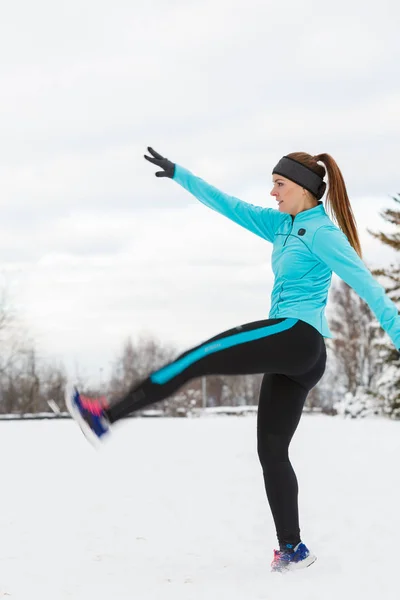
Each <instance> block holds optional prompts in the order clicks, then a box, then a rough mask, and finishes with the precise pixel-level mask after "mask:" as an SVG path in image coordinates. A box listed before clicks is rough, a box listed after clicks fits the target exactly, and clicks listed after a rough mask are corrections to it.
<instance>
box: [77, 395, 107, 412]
mask: <svg viewBox="0 0 400 600" xmlns="http://www.w3.org/2000/svg"><path fill="white" fill-rule="evenodd" d="M80 399H81V402H82V406H83V408H84V409H85V410H87V411H89V412H90V413H92V415H96V417H100V416H101V414H102V412H103V410H104V409H105V408H108V402H107V398H106V397H105V396H101V397H100V398H89V397H88V396H82V395H80Z"/></svg>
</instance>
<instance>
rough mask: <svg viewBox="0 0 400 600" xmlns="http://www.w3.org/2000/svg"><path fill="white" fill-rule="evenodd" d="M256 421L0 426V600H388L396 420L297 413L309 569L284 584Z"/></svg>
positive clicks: (394, 592)
mask: <svg viewBox="0 0 400 600" xmlns="http://www.w3.org/2000/svg"><path fill="white" fill-rule="evenodd" d="M255 432H256V419H255V416H254V415H251V416H248V417H246V418H240V417H239V418H236V417H225V416H221V417H218V418H215V419H201V418H200V419H127V420H126V421H124V422H123V423H121V424H120V425H119V426H116V427H115V429H114V432H113V436H112V439H110V440H109V442H108V443H107V444H105V445H104V447H102V448H101V449H100V450H99V451H96V450H94V449H93V448H92V447H91V446H90V445H89V444H88V443H87V442H86V440H85V439H84V437H83V436H82V434H81V433H80V431H79V430H78V428H77V426H76V425H75V423H73V422H72V421H68V420H59V421H56V420H45V421H37V422H34V421H25V422H22V421H21V422H16V421H10V422H6V421H3V422H1V423H0V452H1V457H2V468H1V495H0V506H1V510H0V598H3V597H4V598H10V600H36V599H38V600H39V599H40V600H50V599H51V600H54V599H57V600H67V599H74V600H83V599H85V600H88V599H93V600H122V599H123V600H125V599H130V600H131V599H132V598H140V600H150V599H151V600H153V599H154V600H156V599H161V598H162V599H163V600H172V599H173V600H183V599H185V600H199V599H207V600H214V599H218V600H219V599H221V598H229V600H239V599H240V600H257V599H268V600H269V599H271V600H272V599H278V598H279V600H286V599H292V598H296V600H321V599H323V600H333V599H335V600H337V598H338V597H341V598H345V599H347V598H362V599H363V600H370V599H371V600H372V599H374V600H376V598H377V597H379V598H380V599H381V600H392V599H393V600H395V599H397V598H398V597H399V590H398V545H399V542H398V538H399V532H400V511H399V506H398V505H399V490H400V469H399V466H398V463H399V456H400V435H399V432H400V423H396V422H393V421H390V420H385V419H380V418H376V419H369V420H345V419H341V418H339V417H335V418H333V417H327V416H323V415H304V416H303V419H302V421H301V423H300V426H299V429H298V432H297V433H296V436H295V438H294V440H293V442H292V451H291V454H292V461H293V464H294V466H295V469H296V471H297V474H298V478H299V484H300V510H301V524H302V533H303V540H304V541H305V543H306V544H307V545H309V547H311V548H312V550H313V551H314V552H315V553H316V554H317V555H318V561H317V562H316V563H315V564H314V565H313V566H311V567H310V568H309V569H306V570H304V571H300V572H297V573H290V574H287V575H284V576H282V575H280V574H277V573H271V572H270V570H269V565H270V562H271V559H272V549H273V548H274V546H276V540H275V532H274V527H273V523H272V518H271V516H270V513H269V507H268V505H267V501H266V498H265V493H264V488H263V481H262V476H261V469H260V466H259V464H258V458H257V453H256V438H255Z"/></svg>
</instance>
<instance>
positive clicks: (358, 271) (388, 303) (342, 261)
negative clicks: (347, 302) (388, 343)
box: [312, 225, 400, 349]
mask: <svg viewBox="0 0 400 600" xmlns="http://www.w3.org/2000/svg"><path fill="white" fill-rule="evenodd" d="M312 251H313V253H314V254H315V256H317V258H319V260H321V261H322V262H324V263H325V264H326V265H327V266H328V267H329V268H330V269H331V270H332V271H333V272H334V273H336V275H338V276H339V277H340V278H341V279H343V281H344V282H345V283H347V284H348V285H349V286H350V287H352V288H353V289H354V290H355V291H356V292H357V294H358V295H359V296H360V298H362V299H363V300H364V301H365V302H366V303H367V304H368V306H369V307H370V309H371V310H372V312H373V313H374V314H375V316H376V318H377V319H378V321H379V323H380V325H381V327H382V329H384V330H385V331H386V333H387V334H388V335H389V336H390V338H391V340H392V341H393V344H394V345H395V347H396V348H397V349H400V315H399V311H398V309H397V306H396V305H395V303H394V302H393V301H392V300H391V299H390V298H389V296H388V295H387V294H386V293H385V289H384V287H383V286H382V285H381V284H380V283H379V282H378V281H377V280H376V279H375V278H374V277H373V276H372V274H371V272H370V271H369V269H368V268H367V267H366V265H365V264H364V262H363V261H362V260H361V258H360V257H359V256H358V254H357V252H356V251H355V250H354V248H353V247H352V246H351V244H350V243H349V241H348V239H347V237H346V236H345V234H344V233H343V232H342V231H341V230H340V229H339V228H338V227H336V226H334V225H332V226H329V225H328V226H323V227H320V228H319V229H318V230H317V231H316V233H315V235H314V240H313V245H312Z"/></svg>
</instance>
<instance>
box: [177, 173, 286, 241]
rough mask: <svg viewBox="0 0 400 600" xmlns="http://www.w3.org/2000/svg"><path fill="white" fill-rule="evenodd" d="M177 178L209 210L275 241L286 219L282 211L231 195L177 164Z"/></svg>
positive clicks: (266, 238)
mask: <svg viewBox="0 0 400 600" xmlns="http://www.w3.org/2000/svg"><path fill="white" fill-rule="evenodd" d="M173 179H174V181H176V182H177V183H179V185H181V186H182V187H183V188H185V189H186V190H187V191H188V192H190V193H191V194H193V196H195V197H196V198H197V199H198V200H200V202H202V203H203V204H205V205H206V206H208V207H209V208H212V209H213V210H215V211H217V212H219V213H221V214H222V215H224V216H225V217H228V219H231V221H234V222H235V223H237V224H238V225H241V226H242V227H244V228H245V229H248V230H249V231H252V232H253V233H255V234H256V235H258V236H260V237H262V238H264V239H265V240H268V241H269V242H273V241H274V239H275V231H276V230H277V228H278V226H279V225H280V223H282V221H283V219H284V218H285V216H284V215H283V214H282V213H280V212H279V211H278V210H274V209H272V208H262V207H261V206H254V205H253V204H248V203H247V202H243V201H242V200H239V199H238V198H235V197H234V196H228V194H224V193H223V192H221V191H220V190H218V189H217V188H215V187H213V186H212V185H210V184H208V183H206V182H205V181H203V180H202V179H200V178H199V177H196V176H195V175H193V174H192V173H191V172H190V171H187V170H186V169H184V168H183V167H180V166H179V165H175V173H174V178H173Z"/></svg>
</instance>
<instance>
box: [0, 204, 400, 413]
mask: <svg viewBox="0 0 400 600" xmlns="http://www.w3.org/2000/svg"><path fill="white" fill-rule="evenodd" d="M393 200H394V202H395V203H396V208H394V209H387V210H385V211H383V213H382V214H381V216H382V217H383V218H384V219H385V220H386V221H387V222H389V223H391V224H394V225H396V226H397V228H398V226H399V225H400V208H399V204H400V196H399V197H398V198H393ZM369 233H370V234H371V235H373V236H374V237H376V238H377V239H379V240H380V241H381V242H382V243H383V244H386V245H389V246H390V247H392V248H393V249H394V250H396V252H399V251H400V232H399V229H397V231H396V232H395V233H394V234H392V235H389V234H384V233H374V232H371V231H370V232H369ZM373 274H374V276H375V277H376V278H377V279H378V280H380V281H381V283H382V285H384V286H385V289H386V291H387V293H388V294H389V296H390V297H391V298H392V299H393V301H394V302H396V303H400V266H399V262H397V264H393V265H389V266H388V267H384V268H382V269H379V270H375V271H373ZM327 318H328V322H329V326H330V328H331V330H332V332H333V333H334V335H335V338H334V339H333V340H328V339H327V340H326V346H327V351H328V361H327V370H326V373H325V375H324V377H323V379H322V380H321V381H320V382H319V384H318V385H317V386H316V387H315V388H314V389H313V390H312V391H311V393H310V394H309V396H308V399H307V406H308V408H309V409H316V410H320V411H322V412H325V413H328V414H337V413H340V414H343V415H348V416H351V417H363V416H368V415H371V414H374V415H377V414H380V415H387V416H390V417H392V418H400V360H399V353H398V352H397V351H396V350H395V349H394V348H393V344H392V342H391V340H390V339H389V337H388V336H387V334H385V333H384V331H383V330H382V329H381V328H380V326H379V324H378V322H377V320H376V318H375V317H374V315H373V314H372V313H371V311H370V309H369V308H368V306H367V305H366V303H365V302H364V301H363V300H361V299H360V298H359V296H358V295H357V294H356V293H355V292H353V291H352V290H351V289H350V288H349V286H347V285H346V284H345V283H344V282H342V281H340V282H339V283H338V284H337V285H335V286H333V287H332V289H331V297H330V301H329V310H328V313H327ZM17 333H18V335H17ZM199 341H200V340H199ZM0 348H1V352H0V413H1V414H5V413H7V414H9V413H18V414H25V413H37V412H46V411H48V410H49V404H51V403H52V402H53V403H55V404H56V405H57V406H58V407H59V409H60V410H61V411H64V410H65V388H66V384H67V374H66V371H65V369H64V367H63V366H62V365H59V364H49V363H48V362H46V361H44V360H43V359H41V358H40V357H39V356H38V353H37V351H36V349H35V345H34V343H33V342H29V341H27V339H26V338H23V337H22V336H21V334H20V332H19V331H18V326H17V323H16V321H15V320H14V319H13V318H12V315H11V312H10V310H9V308H8V307H7V303H6V302H5V301H4V299H3V301H2V302H1V301H0ZM177 355H178V352H177V350H176V349H175V348H173V347H172V346H170V345H167V344H164V343H162V342H159V341H157V340H156V339H152V338H142V339H140V340H139V341H137V342H133V341H132V340H131V339H128V340H126V341H125V343H124V344H123V347H122V348H121V352H120V355H119V356H117V357H116V360H115V363H114V367H113V369H112V373H111V376H110V378H109V380H108V381H106V382H104V381H103V382H102V384H101V388H100V387H99V388H93V387H89V385H88V384H87V382H86V381H85V380H84V379H83V378H82V377H81V378H80V379H79V380H78V381H77V384H78V385H79V387H80V389H82V390H83V391H84V392H85V393H87V394H97V393H101V394H102V395H103V394H106V395H107V396H108V397H109V398H110V399H111V400H113V399H115V398H118V397H119V396H121V395H122V394H124V393H125V392H126V391H128V389H129V388H130V387H131V386H133V385H135V384H137V383H139V382H140V381H141V380H143V379H144V378H145V377H146V376H148V375H149V374H150V373H151V372H152V371H154V370H156V369H159V368H160V367H162V366H163V365H165V364H166V363H168V362H169V361H171V360H173V359H174V358H175V357H176V356H177ZM261 381H262V375H246V376H222V375H221V376H208V377H206V378H203V379H196V380H194V381H191V382H189V383H188V384H187V385H186V386H184V387H183V388H181V389H180V390H179V391H178V392H177V393H176V394H175V395H174V396H172V397H171V398H169V399H167V400H164V401H163V402H160V403H158V404H157V405H154V406H152V407H150V408H152V409H158V410H160V411H162V414H164V415H166V416H180V415H187V414H189V413H190V411H191V410H192V409H194V408H201V407H202V406H204V405H207V406H239V405H250V404H251V405H253V404H257V402H258V395H259V390H260V386H261Z"/></svg>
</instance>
